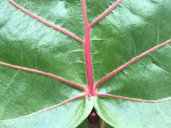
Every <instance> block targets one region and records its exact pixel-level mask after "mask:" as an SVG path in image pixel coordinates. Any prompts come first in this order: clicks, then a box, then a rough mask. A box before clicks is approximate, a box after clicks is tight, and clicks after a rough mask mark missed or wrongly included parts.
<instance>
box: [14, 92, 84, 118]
mask: <svg viewBox="0 0 171 128" xmlns="http://www.w3.org/2000/svg"><path fill="white" fill-rule="evenodd" d="M83 97H85V95H81V96H77V97H74V98H71V99H69V100H66V101H64V102H62V103H59V104H56V105H54V106H52V107H49V108H46V109H43V110H40V111H37V112H34V113H31V114H30V115H26V116H22V117H18V118H14V119H15V120H16V119H22V118H25V117H28V116H34V115H36V114H39V113H42V112H47V111H50V110H52V109H55V108H58V107H60V106H62V105H65V104H67V103H70V102H73V101H75V100H78V99H81V98H83ZM14 119H11V120H14Z"/></svg>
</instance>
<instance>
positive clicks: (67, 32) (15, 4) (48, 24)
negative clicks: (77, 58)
mask: <svg viewBox="0 0 171 128" xmlns="http://www.w3.org/2000/svg"><path fill="white" fill-rule="evenodd" d="M8 1H9V2H10V3H11V4H12V5H14V6H15V7H16V8H17V9H19V10H21V11H22V12H24V13H25V14H27V15H29V16H30V17H32V18H33V19H36V20H37V21H39V22H41V23H43V24H45V25H47V26H49V27H51V28H53V29H55V30H58V31H60V32H62V33H64V34H65V35H68V36H69V37H71V38H73V39H75V40H77V41H78V42H79V43H83V42H84V41H83V40H82V39H80V38H79V37H78V36H76V35H75V34H73V33H71V32H69V31H68V30H65V29H63V28H61V27H59V26H57V25H54V24H52V23H50V22H48V21H45V20H43V19H42V18H40V17H38V16H36V15H34V14H32V13H31V12H29V11H27V10H26V9H24V8H22V7H21V6H19V5H18V4H17V3H15V2H14V1H13V0H8Z"/></svg>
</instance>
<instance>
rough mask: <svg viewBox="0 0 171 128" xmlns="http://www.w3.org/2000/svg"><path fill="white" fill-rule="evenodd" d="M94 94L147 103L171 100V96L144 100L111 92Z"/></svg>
mask: <svg viewBox="0 0 171 128" xmlns="http://www.w3.org/2000/svg"><path fill="white" fill-rule="evenodd" d="M96 95H97V96H99V97H109V98H115V99H121V100H130V101H135V102H147V103H157V102H164V101H170V100H171V98H164V99H159V100H144V99H138V98H130V97H124V96H117V95H111V94H96Z"/></svg>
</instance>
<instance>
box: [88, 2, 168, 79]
mask: <svg viewBox="0 0 171 128" xmlns="http://www.w3.org/2000/svg"><path fill="white" fill-rule="evenodd" d="M170 4H171V1H170V0H165V1H163V0H160V1H159V0H143V1H136V0H123V2H122V3H121V4H120V5H119V6H118V7H117V8H116V9H114V10H113V11H112V12H111V13H110V14H109V15H107V16H106V17H105V18H104V19H102V20H101V21H100V22H99V23H98V24H96V25H95V26H94V27H93V28H92V31H91V48H92V57H93V71H94V78H95V81H96V82H97V81H98V80H100V79H101V78H102V77H104V76H105V75H107V74H108V73H109V72H111V71H113V70H114V69H116V68H118V67H119V66H121V65H122V64H124V63H126V62H127V61H129V60H130V59H132V58H133V57H135V56H137V55H139V54H141V53H142V52H145V51H147V50H148V49H150V48H152V47H154V46H155V45H157V44H160V43H162V42H165V41H166V40H168V39H170V38H171V35H170V33H171V29H170V27H171V22H170V20H171V16H170V12H171V8H170V7H169V5H170ZM101 6H102V5H101ZM104 6H105V5H104Z"/></svg>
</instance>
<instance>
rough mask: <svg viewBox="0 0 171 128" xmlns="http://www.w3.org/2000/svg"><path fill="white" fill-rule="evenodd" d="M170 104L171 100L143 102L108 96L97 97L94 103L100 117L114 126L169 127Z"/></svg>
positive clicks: (125, 127) (126, 127)
mask: <svg viewBox="0 0 171 128" xmlns="http://www.w3.org/2000/svg"><path fill="white" fill-rule="evenodd" d="M170 105H171V101H166V102H160V103H144V102H133V101H125V100H117V99H109V98H97V100H96V104H95V106H96V110H97V113H98V114H99V115H100V116H101V118H102V119H104V120H105V121H106V122H108V123H109V124H110V125H111V126H113V127H116V128H134V127H135V128H144V127H145V128H156V127H157V128H169V127H170V126H171V122H170V120H171V111H170ZM109 110H110V111H109Z"/></svg>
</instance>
